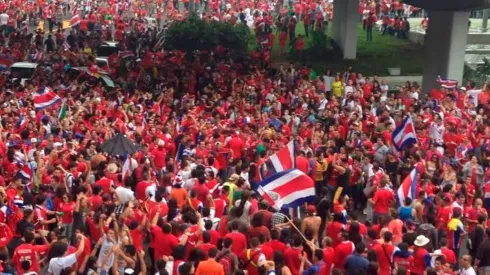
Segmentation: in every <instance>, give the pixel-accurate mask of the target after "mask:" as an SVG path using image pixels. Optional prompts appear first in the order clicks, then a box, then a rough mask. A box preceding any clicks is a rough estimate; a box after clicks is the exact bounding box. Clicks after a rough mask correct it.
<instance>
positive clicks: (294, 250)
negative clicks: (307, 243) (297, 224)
mask: <svg viewBox="0 0 490 275" xmlns="http://www.w3.org/2000/svg"><path fill="white" fill-rule="evenodd" d="M301 255H303V240H302V239H301V237H300V236H297V235H296V236H294V239H293V247H288V248H286V251H284V262H285V264H286V266H287V267H289V270H291V274H292V275H299V269H300V267H301V259H300V256H301Z"/></svg>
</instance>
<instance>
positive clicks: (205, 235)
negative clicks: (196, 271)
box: [196, 231, 216, 259]
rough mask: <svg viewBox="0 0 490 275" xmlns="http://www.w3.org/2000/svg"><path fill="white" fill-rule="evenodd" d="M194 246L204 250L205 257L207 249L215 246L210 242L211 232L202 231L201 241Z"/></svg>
mask: <svg viewBox="0 0 490 275" xmlns="http://www.w3.org/2000/svg"><path fill="white" fill-rule="evenodd" d="M196 248H199V249H201V250H202V251H203V252H204V255H206V258H205V259H207V255H208V251H209V250H210V249H211V248H216V246H215V245H214V244H211V234H210V233H209V232H208V231H203V232H202V243H200V244H197V245H196Z"/></svg>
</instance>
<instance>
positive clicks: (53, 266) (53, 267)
mask: <svg viewBox="0 0 490 275" xmlns="http://www.w3.org/2000/svg"><path fill="white" fill-rule="evenodd" d="M76 262H77V257H76V255H75V254H71V255H68V256H65V257H58V258H53V259H51V260H50V261H49V267H48V272H50V273H53V274H54V275H59V274H61V271H62V270H63V269H65V268H67V267H69V266H72V265H73V264H74V263H76Z"/></svg>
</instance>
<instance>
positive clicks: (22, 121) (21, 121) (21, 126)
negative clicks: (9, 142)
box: [15, 115, 27, 133]
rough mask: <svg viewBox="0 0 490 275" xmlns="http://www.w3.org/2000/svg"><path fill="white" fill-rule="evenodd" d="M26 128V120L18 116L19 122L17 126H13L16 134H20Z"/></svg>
mask: <svg viewBox="0 0 490 275" xmlns="http://www.w3.org/2000/svg"><path fill="white" fill-rule="evenodd" d="M26 126H27V119H26V117H25V116H23V115H20V116H19V121H18V122H17V124H15V132H16V133H20V132H22V131H23V130H24V129H25V128H26Z"/></svg>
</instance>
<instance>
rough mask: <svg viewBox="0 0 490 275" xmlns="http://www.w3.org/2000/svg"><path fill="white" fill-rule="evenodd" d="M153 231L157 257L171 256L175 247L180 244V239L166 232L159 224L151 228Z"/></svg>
mask: <svg viewBox="0 0 490 275" xmlns="http://www.w3.org/2000/svg"><path fill="white" fill-rule="evenodd" d="M151 233H152V234H154V236H155V242H154V243H155V244H157V245H155V247H154V249H155V258H154V259H161V258H162V256H171V255H172V251H173V250H174V248H175V247H176V246H177V245H178V244H179V239H177V237H175V236H174V235H172V234H165V233H163V232H162V229H161V228H160V227H158V226H153V227H152V228H151Z"/></svg>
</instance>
